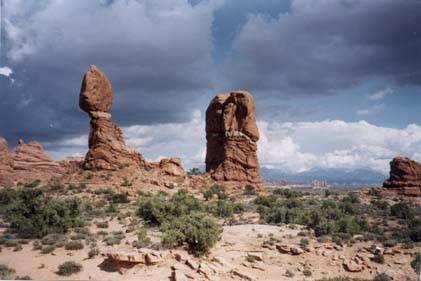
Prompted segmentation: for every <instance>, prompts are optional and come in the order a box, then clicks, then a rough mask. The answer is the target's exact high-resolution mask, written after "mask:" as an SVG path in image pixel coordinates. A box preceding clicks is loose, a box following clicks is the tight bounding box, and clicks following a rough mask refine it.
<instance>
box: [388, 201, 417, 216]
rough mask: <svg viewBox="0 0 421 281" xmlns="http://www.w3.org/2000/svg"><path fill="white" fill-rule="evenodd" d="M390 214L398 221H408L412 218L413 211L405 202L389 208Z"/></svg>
mask: <svg viewBox="0 0 421 281" xmlns="http://www.w3.org/2000/svg"><path fill="white" fill-rule="evenodd" d="M390 214H391V215H392V216H395V217H397V218H400V219H405V220H410V219H413V218H414V216H415V215H414V211H413V210H412V209H411V207H410V205H409V204H408V203H406V202H399V203H397V204H394V205H393V206H392V207H391V208H390Z"/></svg>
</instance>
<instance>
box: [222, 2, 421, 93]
mask: <svg viewBox="0 0 421 281" xmlns="http://www.w3.org/2000/svg"><path fill="white" fill-rule="evenodd" d="M382 19H387V20H382ZM420 37H421V5H420V3H419V2H417V1H405V0H396V1H395V0H386V1H366V0H356V1H336V0H327V1H307V0H293V1H292V4H291V10H290V11H289V12H287V13H281V14H279V16H278V17H275V18H273V17H268V16H266V15H261V14H252V15H250V16H249V18H248V20H247V22H246V24H245V25H244V26H243V27H242V29H241V30H240V31H239V32H238V34H237V36H236V39H235V44H234V47H233V51H232V53H233V56H234V57H231V58H229V59H227V61H228V63H227V70H226V73H224V75H225V76H226V77H227V78H228V79H227V80H229V82H228V83H229V84H231V85H233V87H234V88H237V87H241V88H247V89H251V90H254V91H256V92H258V93H261V94H263V93H266V94H268V93H270V94H272V95H273V94H274V93H276V94H278V95H298V94H300V95H314V94H335V93H337V91H340V90H345V89H350V88H352V87H356V86H358V85H361V84H363V83H364V82H365V81H367V80H368V79H372V78H378V79H379V80H387V81H388V82H390V83H395V84H399V85H402V84H415V85H418V86H420V85H421V79H420V75H419V65H420V56H419V50H420ZM232 69H235V70H236V71H230V70H232Z"/></svg>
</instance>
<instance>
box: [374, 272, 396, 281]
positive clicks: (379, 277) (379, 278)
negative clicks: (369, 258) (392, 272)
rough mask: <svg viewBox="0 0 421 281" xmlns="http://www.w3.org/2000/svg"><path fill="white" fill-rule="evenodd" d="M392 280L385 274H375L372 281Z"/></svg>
mask: <svg viewBox="0 0 421 281" xmlns="http://www.w3.org/2000/svg"><path fill="white" fill-rule="evenodd" d="M391 280H392V278H390V277H389V276H388V275H387V274H386V273H380V274H377V275H376V277H374V279H373V281H391Z"/></svg>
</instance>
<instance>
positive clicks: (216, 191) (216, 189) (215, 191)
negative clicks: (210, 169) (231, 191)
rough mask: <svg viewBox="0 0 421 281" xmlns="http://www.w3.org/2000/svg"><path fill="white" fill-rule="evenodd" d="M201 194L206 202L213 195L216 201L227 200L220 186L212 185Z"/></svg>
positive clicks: (222, 187)
mask: <svg viewBox="0 0 421 281" xmlns="http://www.w3.org/2000/svg"><path fill="white" fill-rule="evenodd" d="M202 194H203V197H204V198H205V200H206V201H209V200H211V199H212V198H213V197H214V195H216V196H217V197H218V199H226V198H228V195H227V194H226V193H225V187H224V186H221V185H212V186H211V187H209V188H208V189H206V190H203V191H202Z"/></svg>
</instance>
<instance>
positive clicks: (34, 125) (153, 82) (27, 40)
mask: <svg viewBox="0 0 421 281" xmlns="http://www.w3.org/2000/svg"><path fill="white" fill-rule="evenodd" d="M32 2H33V3H32ZM5 3H6V16H7V19H6V21H7V25H6V31H7V37H6V42H5V43H6V44H4V45H6V53H5V54H3V58H6V60H3V61H2V62H1V63H2V65H8V66H10V67H11V68H12V69H13V71H14V74H13V75H12V77H13V78H14V79H15V81H16V82H15V83H12V82H11V81H10V79H8V78H6V77H4V76H0V91H1V93H0V94H1V101H0V120H1V122H0V135H2V136H5V137H7V138H8V139H9V140H10V141H11V142H15V141H16V140H17V139H18V138H30V139H37V140H40V141H43V140H49V141H52V140H54V139H57V138H63V136H66V135H67V136H69V137H70V136H77V135H80V134H85V133H86V132H87V130H88V126H89V118H88V117H87V114H86V113H84V112H82V111H81V110H80V109H79V108H78V95H79V90H80V84H81V80H82V76H83V73H84V72H85V71H86V70H87V69H88V68H89V65H91V64H95V65H97V66H98V67H99V68H100V69H101V70H103V71H104V72H105V73H106V75H107V76H108V77H109V79H110V81H111V83H112V85H113V88H114V92H115V103H114V106H113V109H112V114H113V120H114V121H115V122H117V123H119V125H132V124H154V123H160V122H169V121H171V122H181V121H184V120H186V119H188V118H189V117H190V115H189V114H185V113H186V111H187V112H188V111H189V110H193V109H189V105H190V103H191V102H192V99H193V97H195V96H198V95H203V94H204V93H206V91H208V90H209V89H210V88H211V86H212V85H211V77H210V76H211V75H210V73H209V65H210V60H211V50H212V38H211V25H212V18H213V12H214V9H216V8H217V4H215V1H213V2H212V3H207V2H204V3H196V5H194V6H193V5H191V4H189V3H188V1H187V0H186V1H170V0H160V1H135V0H131V1H125V0H124V1H123V0H119V1H118V0H115V1H105V0H103V1H85V0H78V1H38V0H37V1H35V0H33V1H29V3H28V1H15V2H13V1H12V2H7V1H6V2H5Z"/></svg>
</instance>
